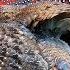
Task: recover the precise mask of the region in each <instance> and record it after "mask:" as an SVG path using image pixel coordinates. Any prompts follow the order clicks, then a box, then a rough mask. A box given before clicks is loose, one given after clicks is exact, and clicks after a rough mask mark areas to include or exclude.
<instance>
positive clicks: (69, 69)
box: [57, 61, 70, 70]
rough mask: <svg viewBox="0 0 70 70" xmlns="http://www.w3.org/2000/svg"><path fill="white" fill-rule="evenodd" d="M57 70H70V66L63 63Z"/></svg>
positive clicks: (60, 63) (59, 64)
mask: <svg viewBox="0 0 70 70" xmlns="http://www.w3.org/2000/svg"><path fill="white" fill-rule="evenodd" d="M57 68H58V70H70V64H69V63H67V62H65V61H61V62H59V63H58V65H57Z"/></svg>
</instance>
